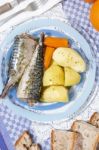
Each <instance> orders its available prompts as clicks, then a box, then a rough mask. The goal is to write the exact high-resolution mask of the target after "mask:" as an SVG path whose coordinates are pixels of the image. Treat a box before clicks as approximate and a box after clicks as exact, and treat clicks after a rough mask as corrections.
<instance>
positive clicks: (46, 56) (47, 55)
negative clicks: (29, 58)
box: [44, 46, 55, 69]
mask: <svg viewBox="0 0 99 150" xmlns="http://www.w3.org/2000/svg"><path fill="white" fill-rule="evenodd" d="M54 50H55V48H53V47H48V46H47V47H46V48H45V54H44V67H45V69H47V68H48V67H49V66H50V64H51V61H52V55H53V52H54Z"/></svg>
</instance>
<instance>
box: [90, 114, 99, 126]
mask: <svg viewBox="0 0 99 150" xmlns="http://www.w3.org/2000/svg"><path fill="white" fill-rule="evenodd" d="M97 118H99V113H98V112H95V113H94V114H93V115H92V116H91V118H90V121H89V123H91V124H92V125H94V126H96V127H97V128H99V125H98V124H97V123H95V121H97Z"/></svg>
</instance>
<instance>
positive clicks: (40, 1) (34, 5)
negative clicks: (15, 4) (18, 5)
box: [0, 0, 48, 26]
mask: <svg viewBox="0 0 99 150" xmlns="http://www.w3.org/2000/svg"><path fill="white" fill-rule="evenodd" d="M47 1H48V0H35V1H33V2H31V3H29V4H28V5H27V6H26V7H25V8H24V9H22V10H20V11H18V12H15V13H14V14H12V15H11V16H8V17H7V18H6V19H3V20H1V21H0V26H1V25H3V24H4V23H6V22H7V21H9V20H10V19H12V18H13V17H15V16H16V15H18V14H20V13H23V12H26V11H35V10H37V9H39V8H40V7H41V6H43V5H44V4H45V3H46V2H47Z"/></svg>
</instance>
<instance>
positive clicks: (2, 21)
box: [0, 9, 24, 26]
mask: <svg viewBox="0 0 99 150" xmlns="http://www.w3.org/2000/svg"><path fill="white" fill-rule="evenodd" d="M22 12H24V9H22V10H20V11H18V12H15V13H14V14H12V15H10V16H8V17H7V18H5V19H3V20H1V21H0V26H2V25H3V24H4V23H6V22H7V21H9V20H10V19H12V18H13V17H15V16H16V15H18V14H20V13H22Z"/></svg>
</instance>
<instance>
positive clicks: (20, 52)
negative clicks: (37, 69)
mask: <svg viewBox="0 0 99 150" xmlns="http://www.w3.org/2000/svg"><path fill="white" fill-rule="evenodd" d="M36 45H37V42H36V41H35V40H34V39H33V37H31V36H30V35H28V34H22V35H19V36H16V38H15V41H14V48H13V52H12V56H11V60H10V65H9V72H8V73H9V75H8V81H7V83H6V85H5V86H4V89H3V91H2V94H1V95H0V97H1V98H4V97H5V96H6V94H7V92H8V90H9V89H10V88H11V87H13V86H14V85H15V84H16V83H17V82H18V81H19V80H20V78H21V77H22V74H23V72H24V70H25V68H26V66H27V65H28V64H29V62H30V60H31V58H32V55H33V53H34V50H35V47H36Z"/></svg>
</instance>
